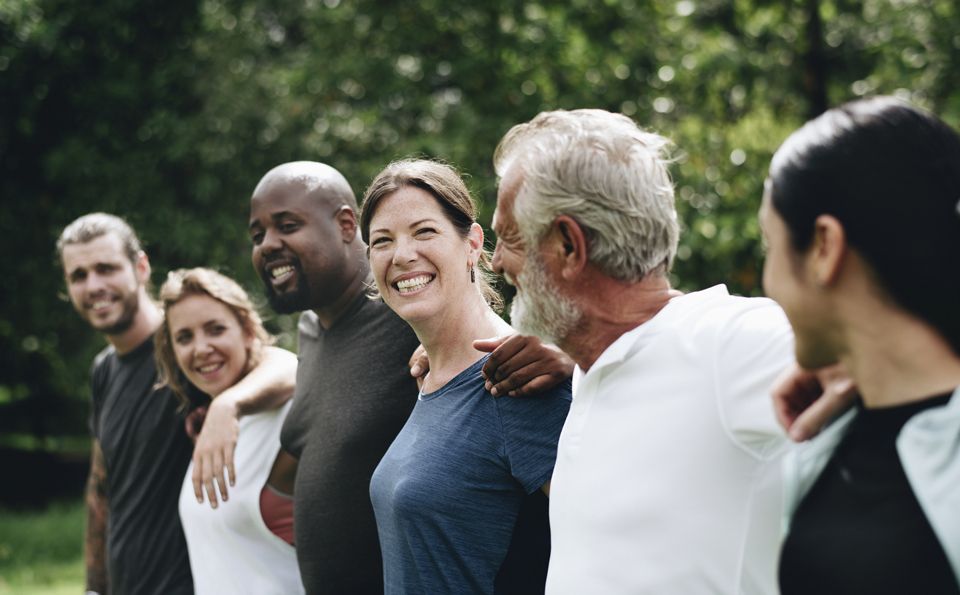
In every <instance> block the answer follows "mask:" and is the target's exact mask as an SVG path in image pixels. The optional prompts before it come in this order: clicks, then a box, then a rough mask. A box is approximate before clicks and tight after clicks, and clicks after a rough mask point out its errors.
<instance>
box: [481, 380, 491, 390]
mask: <svg viewBox="0 0 960 595" xmlns="http://www.w3.org/2000/svg"><path fill="white" fill-rule="evenodd" d="M491 388H493V383H492V382H490V381H489V380H487V381H486V382H484V383H483V390H485V391H487V392H490V389H491Z"/></svg>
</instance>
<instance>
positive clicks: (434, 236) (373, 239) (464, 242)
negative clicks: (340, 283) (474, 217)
mask: <svg viewBox="0 0 960 595" xmlns="http://www.w3.org/2000/svg"><path fill="white" fill-rule="evenodd" d="M369 237H370V265H371V268H372V269H373V275H374V279H375V280H376V282H377V288H378V289H379V290H380V295H381V296H382V297H383V300H384V301H385V302H386V303H387V305H388V306H390V308H391V309H392V310H393V311H394V312H396V313H397V314H398V315H399V316H400V317H401V318H403V319H404V320H406V321H407V322H410V323H415V322H417V321H419V320H423V319H426V318H429V317H431V316H434V315H436V314H437V313H438V312H441V311H443V310H444V308H446V307H448V306H450V305H455V304H462V303H465V302H466V301H467V300H469V299H471V298H479V296H480V294H479V292H478V290H477V288H476V285H475V284H473V283H471V281H470V268H469V266H468V265H469V264H471V263H476V261H477V258H478V257H479V253H480V246H482V245H483V233H482V231H480V226H478V225H476V224H474V226H473V227H472V228H471V231H470V234H469V235H468V237H466V238H464V237H463V236H462V235H461V234H460V233H459V232H458V231H457V229H456V228H455V227H454V225H453V223H451V222H450V220H449V219H448V218H447V216H446V214H445V213H444V211H443V209H442V208H441V207H440V205H439V204H438V203H437V200H436V199H435V198H434V197H433V196H432V195H430V194H429V193H428V192H426V191H424V190H421V189H420V188H416V187H413V186H404V187H402V188H401V189H400V190H397V191H396V192H394V193H393V194H390V195H389V196H387V197H385V198H384V199H382V200H381V201H380V203H379V205H378V206H377V210H376V212H374V213H373V216H372V217H371V219H370V236H369ZM479 299H482V298H479Z"/></svg>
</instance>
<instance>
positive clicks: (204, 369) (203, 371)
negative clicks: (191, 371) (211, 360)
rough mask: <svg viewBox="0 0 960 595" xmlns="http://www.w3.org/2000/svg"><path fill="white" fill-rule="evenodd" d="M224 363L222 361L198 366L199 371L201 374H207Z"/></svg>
mask: <svg viewBox="0 0 960 595" xmlns="http://www.w3.org/2000/svg"><path fill="white" fill-rule="evenodd" d="M222 365H223V363H220V362H218V363H216V364H207V365H205V366H200V367H199V368H197V371H198V372H200V373H201V374H206V373H208V372H213V371H214V370H218V369H220V366H222Z"/></svg>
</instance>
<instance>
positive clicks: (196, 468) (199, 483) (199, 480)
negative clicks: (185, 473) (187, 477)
mask: <svg viewBox="0 0 960 595" xmlns="http://www.w3.org/2000/svg"><path fill="white" fill-rule="evenodd" d="M202 470H203V461H202V460H199V461H198V460H197V457H196V456H194V457H193V474H192V478H191V479H192V480H193V495H194V496H196V497H197V504H203V474H202Z"/></svg>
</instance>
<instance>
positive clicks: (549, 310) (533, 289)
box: [510, 253, 583, 345]
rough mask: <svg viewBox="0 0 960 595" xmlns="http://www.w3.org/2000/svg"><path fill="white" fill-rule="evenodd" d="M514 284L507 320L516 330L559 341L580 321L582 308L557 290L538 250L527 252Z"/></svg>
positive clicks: (555, 342) (546, 339) (555, 341)
mask: <svg viewBox="0 0 960 595" xmlns="http://www.w3.org/2000/svg"><path fill="white" fill-rule="evenodd" d="M517 284H518V286H519V289H518V290H517V295H516V296H515V297H514V298H513V304H512V305H511V306H510V322H511V324H512V325H513V327H514V328H516V329H517V331H519V332H520V333H523V334H528V335H537V336H538V337H540V338H541V339H543V340H544V341H546V342H548V343H553V344H554V345H559V344H560V342H561V341H563V340H564V339H566V338H567V337H568V336H569V335H570V333H571V332H572V331H573V330H574V329H575V328H576V327H577V325H578V324H580V320H581V319H582V318H583V312H581V311H580V308H579V307H577V304H576V303H575V302H574V301H573V300H571V299H570V298H567V297H564V296H562V295H560V294H559V292H558V291H557V288H556V287H554V285H553V283H552V282H551V281H550V279H549V278H548V277H547V271H546V268H545V267H544V266H543V261H541V260H540V256H539V255H538V254H530V253H528V254H527V258H526V262H525V263H524V265H523V270H522V271H521V272H520V276H519V277H518V278H517Z"/></svg>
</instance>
